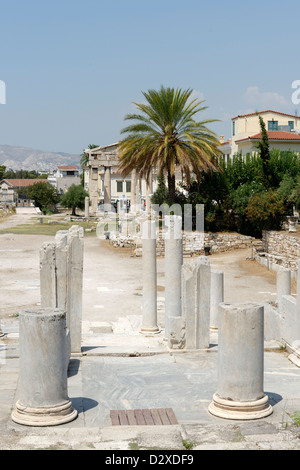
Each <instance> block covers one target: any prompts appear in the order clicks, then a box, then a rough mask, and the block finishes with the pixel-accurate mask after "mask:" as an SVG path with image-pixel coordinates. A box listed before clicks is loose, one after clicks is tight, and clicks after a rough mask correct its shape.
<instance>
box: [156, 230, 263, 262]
mask: <svg viewBox="0 0 300 470" xmlns="http://www.w3.org/2000/svg"><path fill="white" fill-rule="evenodd" d="M182 241H183V256H185V257H189V256H194V255H203V254H204V253H205V251H204V247H210V253H221V252H225V251H230V250H240V249H245V248H252V247H253V246H261V242H260V240H256V239H255V238H253V237H249V236H246V235H241V234H238V233H222V232H217V233H199V232H198V233H197V232H192V233H183V240H182ZM164 246H165V241H164V236H163V233H162V232H160V233H159V238H158V240H157V255H158V256H164V249H165V248H164Z"/></svg>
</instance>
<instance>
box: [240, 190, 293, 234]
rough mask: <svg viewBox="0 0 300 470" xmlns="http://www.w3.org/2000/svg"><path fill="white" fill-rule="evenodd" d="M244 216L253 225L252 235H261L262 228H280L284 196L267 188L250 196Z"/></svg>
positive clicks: (283, 215)
mask: <svg viewBox="0 0 300 470" xmlns="http://www.w3.org/2000/svg"><path fill="white" fill-rule="evenodd" d="M246 216H247V219H248V220H249V222H250V223H251V224H252V227H253V235H254V236H258V237H261V234H262V230H280V228H281V226H282V222H283V220H284V217H285V216H286V207H285V200H284V196H283V195H282V194H280V193H279V192H278V191H274V190H273V189H269V190H268V191H264V192H261V193H257V194H255V195H254V196H252V197H251V199H250V201H249V204H248V206H247V208H246Z"/></svg>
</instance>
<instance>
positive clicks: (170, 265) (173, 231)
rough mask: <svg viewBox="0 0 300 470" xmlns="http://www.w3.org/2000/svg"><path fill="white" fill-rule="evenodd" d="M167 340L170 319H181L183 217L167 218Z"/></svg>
mask: <svg viewBox="0 0 300 470" xmlns="http://www.w3.org/2000/svg"><path fill="white" fill-rule="evenodd" d="M165 225H166V227H167V232H166V234H165V338H166V339H168V338H169V317H180V316H181V314H182V312H181V268H182V263H183V250H182V217H180V216H176V215H170V216H165Z"/></svg>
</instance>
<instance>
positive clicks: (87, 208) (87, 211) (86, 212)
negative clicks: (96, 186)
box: [84, 197, 90, 219]
mask: <svg viewBox="0 0 300 470" xmlns="http://www.w3.org/2000/svg"><path fill="white" fill-rule="evenodd" d="M89 216H90V198H89V197H86V198H85V201H84V217H85V218H86V219H88V218H89Z"/></svg>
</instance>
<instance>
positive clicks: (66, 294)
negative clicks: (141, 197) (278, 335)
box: [12, 216, 272, 426]
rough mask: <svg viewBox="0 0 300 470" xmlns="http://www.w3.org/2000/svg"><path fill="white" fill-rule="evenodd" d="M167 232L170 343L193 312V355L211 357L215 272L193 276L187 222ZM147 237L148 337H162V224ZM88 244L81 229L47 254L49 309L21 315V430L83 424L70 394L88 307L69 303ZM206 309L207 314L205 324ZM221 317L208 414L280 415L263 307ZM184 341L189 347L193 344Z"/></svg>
mask: <svg viewBox="0 0 300 470" xmlns="http://www.w3.org/2000/svg"><path fill="white" fill-rule="evenodd" d="M167 226H168V232H167V236H166V239H165V243H166V260H165V262H166V269H165V271H166V283H165V288H166V313H167V316H166V321H165V330H166V331H165V336H166V337H167V338H166V339H167V340H168V342H169V345H170V346H172V340H173V338H172V334H174V332H175V336H176V339H177V340H178V334H177V333H178V331H176V329H178V330H180V328H181V329H183V330H184V327H185V329H186V325H184V324H183V322H182V312H183V311H184V309H185V310H186V312H185V319H186V320H187V319H188V322H190V323H191V324H192V327H191V330H192V331H196V332H198V333H197V337H195V338H194V339H193V338H192V336H190V341H191V343H190V344H192V342H193V341H194V345H192V346H191V347H194V348H196V349H197V348H198V349H201V348H202V349H207V348H208V347H209V338H207V335H206V333H205V334H204V335H202V332H203V331H205V332H206V331H207V329H208V325H209V322H207V318H208V316H207V312H208V311H209V302H210V297H211V295H210V288H209V286H210V285H211V284H210V281H211V279H210V272H211V271H210V265H209V262H208V261H207V259H206V258H205V257H200V259H199V260H195V261H194V262H193V263H192V264H189V265H188V269H185V266H184V265H183V262H182V236H181V221H180V218H178V217H175V216H169V218H167ZM142 233H143V283H144V285H143V318H142V327H141V333H146V334H150V333H152V334H155V333H158V332H159V327H158V325H157V266H156V226H155V222H154V221H151V220H150V221H146V222H144V224H143V232H142ZM74 241H75V244H76V248H75V245H74ZM81 241H82V237H81V233H80V231H79V228H76V227H74V228H73V229H72V230H71V231H70V232H69V233H64V232H62V233H60V234H59V235H58V237H57V239H56V243H55V244H50V245H47V244H46V245H45V246H43V248H42V255H41V293H42V296H43V303H42V305H41V308H38V309H29V310H25V311H23V312H20V322H19V327H20V382H19V391H18V393H19V397H18V402H17V404H16V408H15V410H14V411H13V413H12V419H13V420H14V421H15V422H17V423H19V424H24V425H29V426H52V425H57V424H62V423H66V422H69V421H71V420H73V419H75V418H76V416H77V411H76V410H74V409H73V408H72V404H71V401H70V399H69V397H68V393H67V368H68V362H69V355H70V351H73V350H74V346H73V345H72V341H71V344H70V341H69V338H70V336H72V331H74V326H72V319H71V317H72V315H73V311H74V312H76V308H77V307H78V305H76V299H77V303H78V302H80V299H79V298H78V297H76V292H75V291H74V290H73V292H72V293H71V296H73V297H74V298H73V302H72V304H70V303H69V300H68V299H70V290H69V288H70V284H72V285H73V287H74V288H75V289H77V290H78V291H79V292H80V289H81V283H82V274H81V272H82V254H81V250H82V243H81ZM75 251H76V252H77V254H76V255H74V253H75ZM78 252H79V254H78ZM77 255H78V256H79V257H78V256H77ZM74 256H75V258H74ZM72 271H74V272H73V274H72ZM72 276H74V277H72ZM46 279H47V282H46ZM180 280H182V283H181V281H180ZM183 283H184V289H182V284H183ZM43 284H44V288H43ZM46 286H48V291H47V290H46ZM171 293H172V295H171ZM70 305H71V310H70ZM199 308H200V309H202V310H203V311H204V312H205V315H204V316H203V318H202V320H201V321H199V319H200V316H199V315H198V310H199ZM218 310H219V313H218V319H217V323H218V325H217V327H218V333H219V340H218V387H217V391H216V392H215V394H214V395H213V400H212V402H211V404H210V405H209V408H208V411H209V412H210V413H211V414H213V415H215V416H218V417H221V418H227V419H237V420H238V419H241V420H247V419H258V418H262V417H265V416H268V415H269V414H271V413H272V407H271V406H270V405H269V403H268V397H267V396H266V395H265V393H264V391H263V374H264V308H263V307H262V306H260V305H256V304H242V305H234V304H233V305H231V304H226V303H224V302H223V303H220V304H219V309H218ZM76 316H78V315H75V317H76ZM186 331H187V329H186ZM70 333H71V335H70ZM182 340H183V342H184V341H186V338H182ZM37 351H38V354H37Z"/></svg>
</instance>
